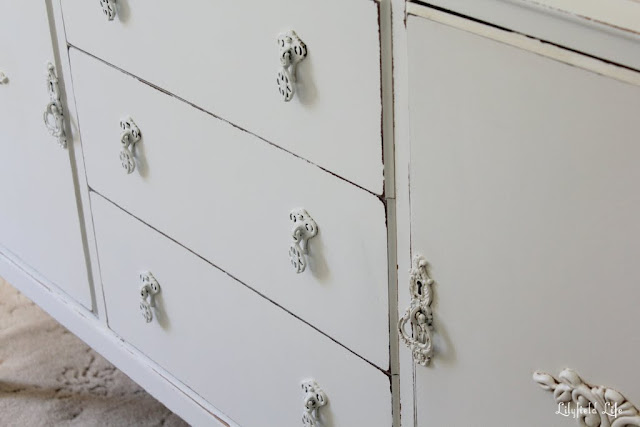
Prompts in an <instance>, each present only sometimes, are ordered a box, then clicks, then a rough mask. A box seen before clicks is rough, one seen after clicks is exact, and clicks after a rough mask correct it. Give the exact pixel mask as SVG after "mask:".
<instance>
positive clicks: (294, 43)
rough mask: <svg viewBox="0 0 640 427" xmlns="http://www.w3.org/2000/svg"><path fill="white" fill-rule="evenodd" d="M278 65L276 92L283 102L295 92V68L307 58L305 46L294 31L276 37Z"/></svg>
mask: <svg viewBox="0 0 640 427" xmlns="http://www.w3.org/2000/svg"><path fill="white" fill-rule="evenodd" d="M278 47H279V48H280V65H281V68H280V69H279V70H278V91H279V92H280V96H281V97H282V100H283V101H284V102H289V101H291V99H293V95H294V94H295V92H296V67H297V65H298V63H299V62H300V61H302V60H303V59H305V58H306V57H307V45H306V44H304V42H303V41H302V40H300V37H298V35H297V34H296V32H295V31H293V30H291V31H287V32H286V33H284V34H280V36H278Z"/></svg>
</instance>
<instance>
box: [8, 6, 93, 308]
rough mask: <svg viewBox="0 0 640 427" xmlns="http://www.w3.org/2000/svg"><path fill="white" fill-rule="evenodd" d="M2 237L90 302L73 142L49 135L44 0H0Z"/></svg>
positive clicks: (49, 53)
mask: <svg viewBox="0 0 640 427" xmlns="http://www.w3.org/2000/svg"><path fill="white" fill-rule="evenodd" d="M0 9H1V10H2V11H3V13H2V14H0V71H2V72H3V73H4V74H5V75H6V80H5V81H4V83H3V84H0V150H1V151H0V204H1V207H0V245H1V246H2V247H3V249H2V250H3V251H9V252H11V253H12V254H13V255H14V256H15V257H17V258H19V259H20V260H21V261H23V262H24V263H25V264H27V265H29V266H30V267H31V268H33V269H34V270H36V271H37V272H38V273H39V274H40V275H42V276H44V277H45V278H46V279H47V280H49V281H51V282H52V283H54V284H56V285H58V286H59V287H60V288H61V289H63V290H64V291H65V292H67V293H69V294H70V295H71V296H73V297H74V298H76V299H77V300H78V301H79V302H81V303H82V304H83V305H85V306H87V307H91V296H90V289H89V284H88V279H87V268H86V262H85V255H84V246H83V242H82V235H81V229H80V222H79V212H78V205H77V202H76V195H75V186H74V181H73V175H72V169H71V163H70V156H69V150H68V149H63V148H61V147H60V146H59V145H58V144H57V140H56V138H54V137H52V136H51V135H49V133H48V131H47V129H46V127H45V125H44V122H43V113H44V111H45V108H46V106H47V104H48V103H49V92H48V87H47V79H46V76H47V62H52V63H53V62H54V55H53V48H52V42H51V34H50V31H49V19H48V13H47V7H46V3H45V2H44V1H24V2H22V1H11V0H0Z"/></svg>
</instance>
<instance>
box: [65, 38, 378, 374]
mask: <svg viewBox="0 0 640 427" xmlns="http://www.w3.org/2000/svg"><path fill="white" fill-rule="evenodd" d="M71 58H72V70H73V76H74V89H75V93H76V99H77V104H78V111H79V113H78V114H79V119H80V126H81V131H82V139H83V146H84V154H85V160H86V168H87V174H88V180H89V185H90V186H91V188H93V189H95V190H96V191H97V192H99V193H101V194H102V195H104V196H105V197H106V198H108V199H109V200H112V201H114V202H115V203H116V204H118V205H120V206H122V207H123V208H124V209H125V210H127V211H129V212H131V213H132V214H133V215H135V216H136V217H138V218H141V219H142V220H143V221H145V222H147V223H148V224H150V225H151V226H153V227H155V228H157V229H158V230H160V231H161V232H163V233H166V234H167V235H169V236H170V237H171V238H173V239H175V240H177V241H179V242H180V243H181V244H183V245H185V246H187V247H188V248H190V249H192V250H193V251H195V252H196V253H198V254H199V255H201V256H203V257H204V258H206V259H207V260H209V261H210V262H212V263H214V264H215V265H217V266H219V267H220V268H222V269H223V270H225V271H227V272H229V273H230V274H231V275H233V276H234V277H236V278H237V279H238V280H240V281H242V282H244V283H246V284H248V285H249V286H251V287H253V288H254V289H256V290H258V291H259V292H260V293H262V294H264V295H265V296H266V297H267V298H269V299H272V300H274V301H275V302H276V303H277V304H279V305H282V306H283V307H285V308H286V309H287V310H289V311H291V312H293V313H295V314H296V315H297V316H298V317H300V318H302V319H304V320H306V321H308V322H310V323H311V324H313V325H314V326H316V327H318V328H319V329H320V330H321V331H323V332H325V333H327V334H328V335H330V336H332V337H333V338H335V339H336V340H338V341H339V342H341V343H343V344H344V345H346V346H347V347H349V348H351V349H353V350H354V351H355V352H356V353H358V354H360V355H361V356H363V357H365V358H367V359H369V360H371V361H372V362H374V363H375V364H376V365H378V366H380V367H382V368H385V369H386V368H387V367H388V344H389V338H388V332H389V328H388V308H387V295H388V290H387V246H386V225H385V208H384V205H383V203H382V202H381V201H380V200H379V199H378V198H377V197H375V196H374V195H372V194H371V193H368V192H366V191H363V190H362V189H359V188H357V187H356V186H354V185H352V184H349V183H347V182H345V181H343V180H341V179H339V178H336V177H335V176H333V175H331V174H328V173H326V172H324V171H322V170H321V169H319V168H318V167H316V166H314V165H312V164H309V163H308V162H306V161H304V160H301V159H299V158H296V157H295V156H292V155H291V154H288V153H285V152H283V151H282V150H279V149H277V148H275V147H273V146H271V145H269V144H265V143H264V142H263V141H261V140H259V139H257V138H255V137H254V136H252V135H250V134H248V133H246V132H243V131H241V130H239V129H237V128H235V127H233V126H231V125H229V124H228V123H226V122H223V121H221V120H217V119H215V118H214V117H211V116H210V115H208V114H206V113H204V112H202V111H199V110H197V109H195V108H193V107H191V106H189V105H188V104H185V103H183V102H181V101H179V100H176V99H175V98H172V97H170V96H167V95H165V94H162V93H161V92H159V91H157V90H155V89H153V88H151V87H150V86H147V85H145V84H142V83H140V82H139V81H137V80H135V79H134V78H132V77H129V76H127V75H126V74H123V73H121V72H119V71H118V70H116V69H113V68H111V67H109V66H107V65H105V64H104V63H102V62H100V61H98V60H96V59H94V58H91V57H89V56H87V55H84V54H83V53H81V52H78V51H75V50H72V52H71ZM123 116H131V118H132V119H133V121H134V122H135V124H137V126H138V127H139V129H140V132H141V135H142V138H141V140H140V142H138V143H136V145H135V151H134V152H135V156H136V162H137V165H136V169H135V171H134V172H133V173H131V174H127V173H126V171H125V170H123V168H122V166H121V164H120V159H119V153H120V151H121V143H120V127H119V120H120V119H121V118H122V117H123ZM295 208H304V209H306V211H307V212H308V213H309V214H310V215H311V216H312V218H313V219H314V220H315V222H316V223H317V227H318V234H317V235H316V236H315V237H313V238H312V239H311V240H309V254H308V255H307V256H305V259H306V260H307V262H308V267H307V268H306V270H305V271H304V272H302V273H300V274H296V272H295V271H294V270H293V268H292V266H291V263H290V260H289V247H290V245H291V243H292V231H291V230H292V224H291V221H290V219H289V213H290V211H291V210H292V209H295ZM354 311H355V312H357V313H358V316H354V315H353V313H354ZM329 313H330V315H329Z"/></svg>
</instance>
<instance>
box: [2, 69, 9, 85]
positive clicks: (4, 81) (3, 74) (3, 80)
mask: <svg viewBox="0 0 640 427" xmlns="http://www.w3.org/2000/svg"><path fill="white" fill-rule="evenodd" d="M7 82H9V79H8V78H7V75H6V74H5V73H3V72H2V71H0V85H3V84H5V83H7Z"/></svg>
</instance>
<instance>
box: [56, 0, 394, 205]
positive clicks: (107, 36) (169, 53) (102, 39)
mask: <svg viewBox="0 0 640 427" xmlns="http://www.w3.org/2000/svg"><path fill="white" fill-rule="evenodd" d="M62 5H63V12H64V21H65V31H66V35H67V39H68V41H69V43H71V44H72V45H74V46H76V47H79V48H81V49H83V50H85V51H87V52H90V53H91V54H93V55H95V56H97V57H100V58H102V59H104V60H105V61H107V62H109V63H111V64H114V65H116V66H118V67H119V68H122V69H124V70H126V71H128V72H131V73H133V74H135V75H136V76H138V77H141V78H142V79H145V80H147V81H149V82H151V83H153V84H154V85H157V86H160V87H162V88H164V89H166V90H168V91H169V92H171V93H174V94H176V95H178V96H180V97H182V98H184V99H186V100H188V101H189V102H192V103H194V104H196V105H198V106H200V107H202V108H204V109H205V110H207V111H209V112H212V113H214V114H216V115H218V116H220V117H222V118H224V119H225V120H229V121H231V122H232V123H234V124H237V125H239V126H241V127H243V128H245V129H247V130H249V131H250V132H253V133H255V134H257V135H259V136H261V137H264V138H265V139H267V140H268V141H270V142H272V143H274V144H276V145H278V146H281V147H283V148H285V149H286V150H288V151H291V152H293V153H296V154H297V155H299V156H301V157H304V158H306V159H308V160H310V161H312V162H313V163H316V164H318V165H320V166H321V167H323V168H326V169H328V170H330V171H332V172H334V173H336V174H338V175H340V176H343V177H345V178H346V179H348V180H349V181H352V182H354V183H356V184H358V185H360V186H362V187H365V188H367V189H369V190H370V191H372V192H374V193H376V194H381V193H382V187H383V168H382V142H381V141H382V137H381V128H382V124H381V111H382V107H381V96H380V94H381V91H380V81H381V76H380V47H379V46H380V43H379V37H380V35H379V22H378V15H379V3H378V2H377V1H371V0H349V1H344V0H324V1H322V2H318V1H314V0H298V1H295V2H294V1H290V0H270V1H255V0H254V1H248V2H247V1H214V0H192V1H189V2H182V3H177V2H175V1H169V0H136V1H126V0H118V1H117V8H116V9H117V16H116V17H115V19H113V20H112V21H109V20H108V19H106V17H105V15H104V14H103V11H102V8H101V7H100V4H99V2H98V1H86V0H63V1H62ZM289 30H294V31H295V32H296V33H297V34H298V35H299V36H300V38H301V39H302V40H303V42H304V43H305V44H306V46H307V49H308V56H307V57H306V59H304V60H303V61H302V62H300V64H299V66H298V70H297V80H298V81H297V83H296V85H295V87H296V93H295V95H294V98H293V100H292V101H291V102H284V101H283V100H282V99H281V97H280V94H279V92H278V86H277V85H276V75H277V73H278V70H279V67H280V53H279V47H278V43H277V39H278V36H279V34H281V33H284V32H287V31H289ZM338 153H339V154H338Z"/></svg>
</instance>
